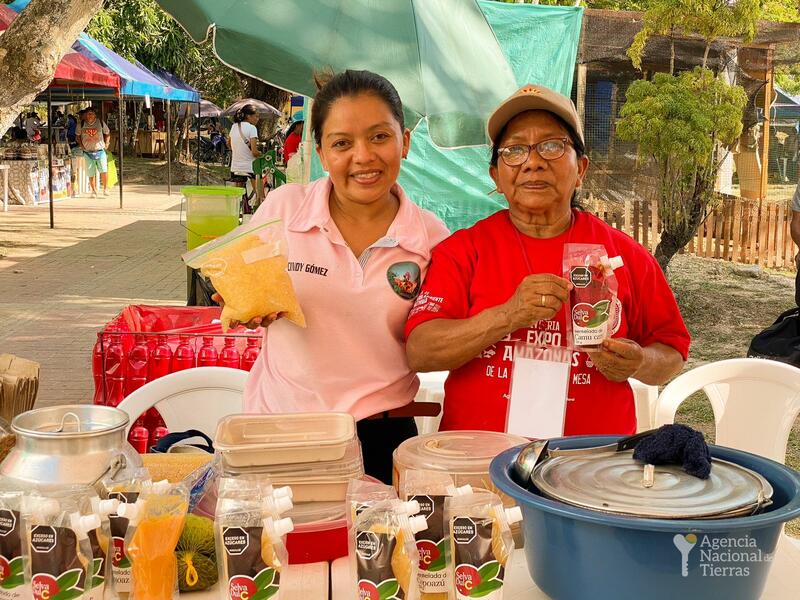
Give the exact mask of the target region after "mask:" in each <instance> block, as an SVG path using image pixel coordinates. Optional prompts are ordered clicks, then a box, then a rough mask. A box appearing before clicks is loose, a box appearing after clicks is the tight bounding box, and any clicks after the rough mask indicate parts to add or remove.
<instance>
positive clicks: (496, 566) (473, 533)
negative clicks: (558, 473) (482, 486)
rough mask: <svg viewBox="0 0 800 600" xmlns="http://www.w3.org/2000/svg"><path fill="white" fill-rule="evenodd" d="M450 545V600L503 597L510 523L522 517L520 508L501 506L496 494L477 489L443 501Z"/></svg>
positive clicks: (511, 543) (511, 541)
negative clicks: (477, 490) (474, 491)
mask: <svg viewBox="0 0 800 600" xmlns="http://www.w3.org/2000/svg"><path fill="white" fill-rule="evenodd" d="M445 519H446V520H447V526H448V533H449V536H450V544H449V545H448V547H447V568H448V570H449V571H450V573H451V577H452V582H453V585H451V586H450V590H449V593H450V596H449V598H450V600H467V599H468V598H485V599H487V600H502V598H503V591H504V584H505V574H506V570H507V568H508V561H509V559H510V557H511V554H512V552H513V551H514V536H513V535H512V534H511V525H512V524H514V523H517V522H519V521H521V520H522V513H521V512H520V509H519V507H516V506H515V507H512V508H504V507H503V502H502V500H500V497H499V496H497V494H493V493H491V492H477V493H473V494H465V495H461V496H453V497H451V498H448V499H447V500H446V501H445Z"/></svg>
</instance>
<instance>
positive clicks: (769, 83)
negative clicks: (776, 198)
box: [758, 44, 775, 201]
mask: <svg viewBox="0 0 800 600" xmlns="http://www.w3.org/2000/svg"><path fill="white" fill-rule="evenodd" d="M774 54H775V44H770V46H769V48H768V49H767V68H766V72H765V75H766V83H765V85H764V127H763V130H762V131H763V135H762V138H761V139H762V140H763V143H762V146H761V183H760V185H759V192H758V197H759V198H760V199H761V200H762V201H763V200H766V199H767V191H768V189H769V126H770V114H769V113H770V106H771V105H772V94H773V93H774V83H773V78H774V76H775V74H774V72H773V57H774Z"/></svg>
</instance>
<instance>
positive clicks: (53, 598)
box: [30, 525, 86, 600]
mask: <svg viewBox="0 0 800 600" xmlns="http://www.w3.org/2000/svg"><path fill="white" fill-rule="evenodd" d="M30 550H31V552H30V556H31V573H32V575H31V592H32V595H33V600H74V599H75V598H81V597H82V596H83V592H84V589H85V587H86V570H85V568H84V566H83V563H82V562H81V559H80V556H79V554H81V553H80V551H79V548H78V538H77V536H76V535H75V532H74V531H72V529H68V528H66V527H51V526H49V525H37V526H36V527H33V528H32V529H31V535H30Z"/></svg>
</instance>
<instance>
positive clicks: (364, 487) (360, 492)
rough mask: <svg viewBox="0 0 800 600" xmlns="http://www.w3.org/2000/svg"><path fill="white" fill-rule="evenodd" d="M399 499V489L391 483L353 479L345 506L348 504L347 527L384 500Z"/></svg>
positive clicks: (348, 487)
mask: <svg viewBox="0 0 800 600" xmlns="http://www.w3.org/2000/svg"><path fill="white" fill-rule="evenodd" d="M395 499H397V491H396V490H395V489H394V488H393V487H392V486H390V485H386V484H385V483H380V482H378V481H365V480H363V479H351V480H350V483H348V484H347V494H346V495H345V506H347V527H348V529H349V528H350V527H351V526H352V525H353V521H355V519H356V517H357V516H358V515H360V514H361V513H362V512H364V511H365V510H367V509H368V508H370V507H371V506H375V504H377V503H378V502H383V501H384V500H395Z"/></svg>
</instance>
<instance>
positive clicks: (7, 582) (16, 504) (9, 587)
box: [0, 488, 25, 600]
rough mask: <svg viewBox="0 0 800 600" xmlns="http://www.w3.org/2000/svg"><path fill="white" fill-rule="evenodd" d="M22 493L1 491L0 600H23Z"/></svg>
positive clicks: (8, 490)
mask: <svg viewBox="0 0 800 600" xmlns="http://www.w3.org/2000/svg"><path fill="white" fill-rule="evenodd" d="M21 508H22V492H21V491H16V490H10V489H2V488H0V600H22V598H23V597H24V595H23V589H24V584H25V574H24V572H23V558H22V546H23V533H24V531H25V529H24V526H23V523H22V513H21Z"/></svg>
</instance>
